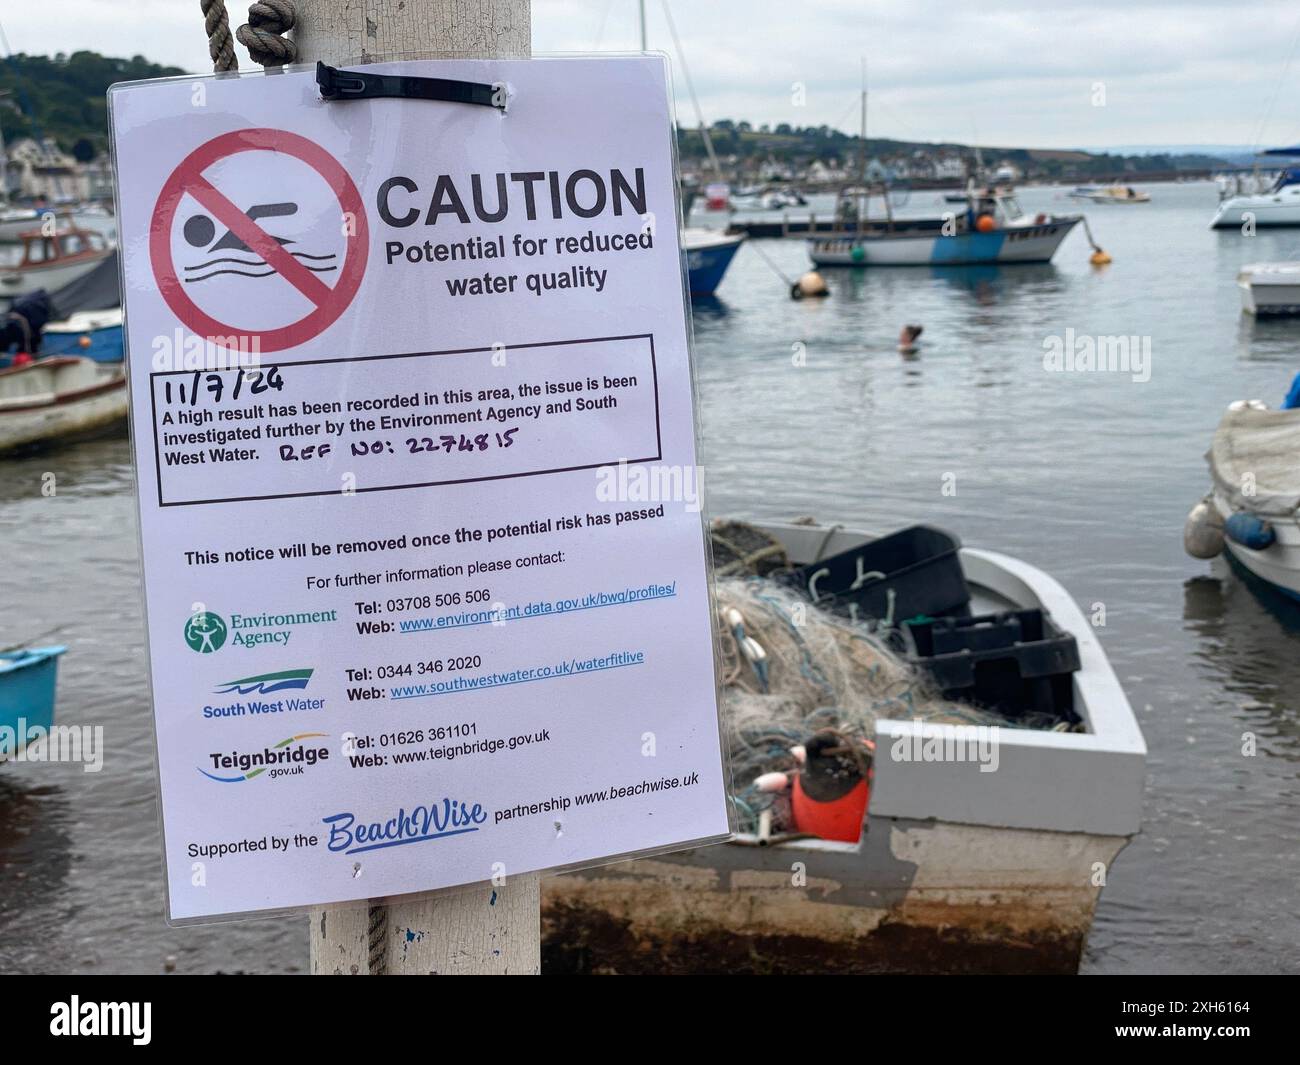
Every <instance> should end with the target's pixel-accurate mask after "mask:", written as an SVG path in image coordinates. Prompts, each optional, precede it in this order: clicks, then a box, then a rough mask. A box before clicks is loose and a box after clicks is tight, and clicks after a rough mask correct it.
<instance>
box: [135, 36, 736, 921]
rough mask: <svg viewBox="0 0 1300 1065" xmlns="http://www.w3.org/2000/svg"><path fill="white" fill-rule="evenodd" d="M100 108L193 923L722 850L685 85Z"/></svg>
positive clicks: (482, 67) (151, 102)
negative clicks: (682, 171)
mask: <svg viewBox="0 0 1300 1065" xmlns="http://www.w3.org/2000/svg"><path fill="white" fill-rule="evenodd" d="M365 69H367V70H371V71H374V72H382V73H386V74H401V75H407V76H423V77H438V78H454V79H462V80H468V81H473V82H478V83H483V84H489V85H492V84H495V85H498V86H499V87H500V86H505V87H508V91H509V93H510V96H509V107H508V110H507V111H506V112H505V113H504V114H503V113H501V111H499V110H496V109H493V108H491V107H482V106H473V105H467V104H452V103H440V102H432V101H428V100H408V99H391V98H388V99H366V100H349V101H330V102H326V101H323V100H321V99H320V98H319V96H318V92H317V87H316V84H315V81H314V76H313V75H312V74H311V73H288V74H281V75H277V76H268V77H252V78H249V77H243V78H220V79H198V78H196V79H177V80H171V81H165V82H152V83H142V84H136V85H125V86H120V87H117V88H115V89H114V90H113V91H112V93H111V112H112V123H113V134H114V142H115V152H116V159H117V168H118V170H117V177H118V190H119V199H120V205H119V206H120V211H119V229H120V234H121V240H122V256H123V269H124V275H125V294H126V314H127V318H126V322H127V341H128V366H129V373H130V384H131V405H132V420H133V433H134V446H135V450H136V462H137V468H138V476H139V497H140V519H141V537H142V544H143V553H144V568H145V593H146V601H147V602H146V605H147V614H148V626H149V648H150V659H151V668H152V673H153V692H154V704H155V705H154V711H155V719H156V726H157V728H156V731H157V740H158V764H159V775H160V780H161V788H162V807H163V829H164V837H165V846H166V860H167V881H168V894H169V903H170V912H171V916H172V919H173V920H185V919H195V918H202V917H211V916H215V915H224V914H232V913H241V912H248V911H255V910H271V909H283V908H288V907H295V906H304V905H309V904H319V903H330V902H341V901H347V900H354V899H364V898H376V897H386V896H394V895H400V894H404V893H409V892H416V891H423V890H430V889H435V888H441V887H447V886H450V885H455V884H464V883H473V882H481V881H486V880H490V879H493V878H494V877H495V878H500V877H501V876H506V877H509V876H510V875H512V874H517V873H524V872H527V871H531V870H538V869H550V868H556V867H562V866H570V865H576V864H580V863H589V862H594V861H598V860H601V859H605V858H608V857H611V856H615V855H626V854H632V853H635V852H644V851H649V850H654V849H663V848H669V847H676V846H682V845H686V844H691V843H701V842H707V841H714V840H717V839H720V838H724V837H725V836H726V834H727V832H728V818H727V803H726V781H725V779H724V771H723V760H722V755H721V745H720V737H719V722H718V711H717V702H716V698H717V696H716V692H717V688H716V679H715V675H714V660H713V633H712V623H711V606H710V600H709V591H708V578H707V563H706V555H705V550H704V533H703V524H702V518H701V514H700V494H699V493H700V488H701V484H700V476H699V471H698V467H697V459H696V452H695V428H694V414H693V405H692V392H691V374H690V364H689V354H688V343H687V328H686V308H685V304H684V294H683V285H682V275H681V250H680V247H679V244H678V234H677V223H676V217H677V216H676V196H677V188H676V179H675V175H674V171H673V162H672V158H673V157H672V140H671V138H672V126H671V119H670V114H669V109H668V103H667V89H666V71H665V67H664V64H663V62H662V61H661V60H659V59H653V58H635V59H625V58H620V59H566V60H534V61H517V62H487V61H481V62H468V61H465V62H437V63H434V62H418V63H400V64H399V63H393V64H383V65H381V66H378V67H371V68H365Z"/></svg>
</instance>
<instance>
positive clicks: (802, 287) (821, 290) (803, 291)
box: [790, 270, 831, 300]
mask: <svg viewBox="0 0 1300 1065" xmlns="http://www.w3.org/2000/svg"><path fill="white" fill-rule="evenodd" d="M830 294H831V290H830V286H828V285H827V284H826V279H825V278H824V277H822V275H821V274H819V273H818V272H817V271H816V270H809V271H808V272H807V273H806V274H804V275H803V276H802V277H801V278H799V280H798V281H796V282H795V283H794V285H792V286H791V288H790V298H791V299H796V300H801V299H806V298H807V297H809V296H829V295H830Z"/></svg>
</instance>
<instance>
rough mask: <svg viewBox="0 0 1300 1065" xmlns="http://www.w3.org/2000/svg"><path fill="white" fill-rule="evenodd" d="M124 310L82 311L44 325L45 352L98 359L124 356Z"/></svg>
mask: <svg viewBox="0 0 1300 1065" xmlns="http://www.w3.org/2000/svg"><path fill="white" fill-rule="evenodd" d="M123 353H124V349H123V344H122V311H121V308H118V309H117V310H115V311H82V312H81V313H79V314H74V315H73V316H72V317H71V318H69V319H67V320H66V321H63V322H52V323H51V324H49V325H47V326H46V327H45V332H44V334H43V340H42V344H41V354H42V355H47V356H49V355H80V356H82V357H83V358H86V359H93V360H94V361H95V362H121V361H122V359H123Z"/></svg>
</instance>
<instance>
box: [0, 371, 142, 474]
mask: <svg viewBox="0 0 1300 1065" xmlns="http://www.w3.org/2000/svg"><path fill="white" fill-rule="evenodd" d="M126 410H127V394H126V375H125V374H124V373H123V369H122V364H121V363H116V364H112V363H98V362H95V361H93V360H92V359H85V358H80V357H75V356H57V357H55V358H50V359H40V360H38V361H36V362H29V363H26V364H24V365H22V366H13V367H10V368H9V369H7V370H0V455H2V454H6V453H8V452H12V451H15V450H18V449H21V448H27V447H31V446H34V445H38V444H51V443H56V442H60V441H65V440H72V439H77V438H81V437H85V436H91V435H95V434H97V433H101V432H105V431H108V430H110V429H112V428H114V427H116V426H119V425H122V424H124V423H125V421H126Z"/></svg>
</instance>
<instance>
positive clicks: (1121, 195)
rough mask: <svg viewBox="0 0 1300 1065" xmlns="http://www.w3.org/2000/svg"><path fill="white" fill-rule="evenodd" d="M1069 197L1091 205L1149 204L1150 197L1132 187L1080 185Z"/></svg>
mask: <svg viewBox="0 0 1300 1065" xmlns="http://www.w3.org/2000/svg"><path fill="white" fill-rule="evenodd" d="M1070 195H1071V196H1072V197H1073V198H1074V199H1076V200H1090V201H1091V202H1093V203H1150V202H1151V197H1150V195H1148V194H1147V193H1145V192H1139V191H1138V190H1137V189H1135V188H1134V187H1133V186H1132V185H1103V186H1096V185H1080V186H1079V187H1078V188H1076V189H1074V190H1073V191H1072V192H1071V193H1070Z"/></svg>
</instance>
